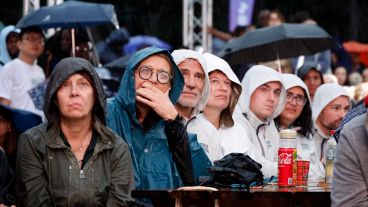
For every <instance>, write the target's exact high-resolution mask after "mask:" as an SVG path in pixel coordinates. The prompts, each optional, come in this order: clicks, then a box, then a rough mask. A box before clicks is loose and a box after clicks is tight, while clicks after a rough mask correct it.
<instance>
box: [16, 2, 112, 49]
mask: <svg viewBox="0 0 368 207" xmlns="http://www.w3.org/2000/svg"><path fill="white" fill-rule="evenodd" d="M109 23H111V24H113V25H114V26H115V27H116V28H119V24H118V20H117V17H116V13H115V9H114V6H113V5H112V4H95V3H86V2H79V1H67V2H64V3H62V4H58V5H55V6H47V7H41V8H40V9H38V10H34V11H32V12H31V13H29V14H27V15H26V16H24V17H23V18H22V19H20V20H19V22H18V23H17V25H16V27H18V28H25V27H29V26H39V27H41V28H42V29H48V28H58V27H60V28H66V29H67V28H72V30H71V31H72V46H73V49H72V51H73V56H75V55H74V52H75V36H74V28H77V27H85V26H96V25H101V24H109Z"/></svg>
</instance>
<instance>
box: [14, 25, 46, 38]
mask: <svg viewBox="0 0 368 207" xmlns="http://www.w3.org/2000/svg"><path fill="white" fill-rule="evenodd" d="M29 32H34V33H39V34H40V35H41V36H42V37H43V38H45V35H44V33H43V31H42V29H41V28H40V27H37V26H31V27H25V28H22V29H21V30H20V33H19V39H22V38H23V36H24V35H25V34H26V33H29Z"/></svg>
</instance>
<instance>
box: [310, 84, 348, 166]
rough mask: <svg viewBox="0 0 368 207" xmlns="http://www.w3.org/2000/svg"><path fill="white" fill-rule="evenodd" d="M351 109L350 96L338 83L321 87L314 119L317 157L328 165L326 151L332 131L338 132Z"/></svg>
mask: <svg viewBox="0 0 368 207" xmlns="http://www.w3.org/2000/svg"><path fill="white" fill-rule="evenodd" d="M349 109H350V100H349V95H348V93H347V92H346V91H345V89H344V88H343V87H341V86H340V85H338V84H336V83H326V84H323V85H321V86H320V87H319V88H318V89H317V91H316V93H315V96H314V102H313V106H312V117H313V123H314V127H315V132H314V141H315V143H316V149H317V157H318V159H319V160H320V161H321V162H322V163H326V156H325V151H326V147H327V140H328V139H329V138H330V136H331V133H330V131H331V130H336V129H337V128H338V127H339V125H340V123H341V121H342V119H343V118H344V116H345V115H346V113H347V112H348V111H349Z"/></svg>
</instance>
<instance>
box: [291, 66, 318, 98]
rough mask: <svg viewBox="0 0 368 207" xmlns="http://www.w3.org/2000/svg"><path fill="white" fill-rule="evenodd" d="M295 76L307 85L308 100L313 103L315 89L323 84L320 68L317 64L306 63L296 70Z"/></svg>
mask: <svg viewBox="0 0 368 207" xmlns="http://www.w3.org/2000/svg"><path fill="white" fill-rule="evenodd" d="M296 74H297V76H298V77H299V78H300V79H302V80H303V82H304V83H305V84H306V85H307V88H308V92H309V95H310V100H311V102H313V98H314V93H315V92H316V90H317V88H318V87H319V86H320V85H322V84H324V82H323V75H322V73H321V71H320V66H319V65H318V64H317V63H312V62H306V63H304V64H303V65H302V66H301V67H300V68H298V70H297V72H296Z"/></svg>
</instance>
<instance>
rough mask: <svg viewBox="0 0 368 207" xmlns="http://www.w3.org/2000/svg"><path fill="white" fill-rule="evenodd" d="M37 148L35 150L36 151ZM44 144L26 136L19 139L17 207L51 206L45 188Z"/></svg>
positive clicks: (23, 135)
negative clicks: (41, 150) (42, 150)
mask: <svg viewBox="0 0 368 207" xmlns="http://www.w3.org/2000/svg"><path fill="white" fill-rule="evenodd" d="M36 146H37V149H36ZM42 147H44V148H46V145H45V143H44V142H43V143H42V142H40V143H35V142H33V139H32V138H31V137H29V136H28V135H27V134H22V135H21V136H20V138H19V144H18V156H17V162H16V163H17V168H16V169H17V174H16V178H17V181H16V182H17V186H16V190H17V206H23V207H26V206H32V207H36V206H52V201H51V197H50V195H49V191H48V188H47V183H48V182H47V174H46V173H47V172H45V171H44V168H43V165H42V160H43V157H42V155H43V153H41V152H40V151H39V149H40V148H42Z"/></svg>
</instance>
